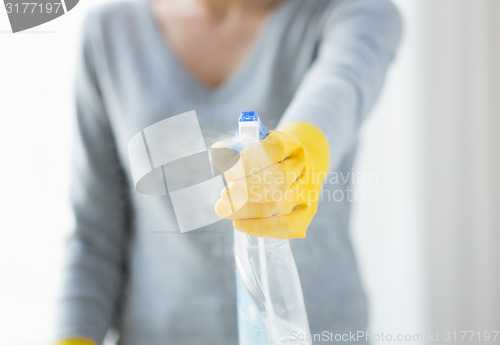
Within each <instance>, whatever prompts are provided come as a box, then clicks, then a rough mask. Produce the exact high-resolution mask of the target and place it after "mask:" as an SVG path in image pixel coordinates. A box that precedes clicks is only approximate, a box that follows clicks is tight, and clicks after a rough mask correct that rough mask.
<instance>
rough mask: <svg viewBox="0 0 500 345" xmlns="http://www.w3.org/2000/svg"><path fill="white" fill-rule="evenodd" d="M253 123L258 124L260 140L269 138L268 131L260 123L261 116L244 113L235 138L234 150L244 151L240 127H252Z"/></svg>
mask: <svg viewBox="0 0 500 345" xmlns="http://www.w3.org/2000/svg"><path fill="white" fill-rule="evenodd" d="M252 122H257V123H258V132H259V133H258V136H259V140H262V139H265V138H266V137H267V136H268V134H269V133H268V132H267V130H266V129H265V128H264V126H263V125H262V122H261V121H260V118H259V114H257V112H255V111H243V112H242V113H241V114H240V117H239V119H238V129H237V130H236V133H235V136H234V139H235V140H234V145H233V147H234V149H235V150H237V151H241V150H242V149H243V146H242V143H241V142H240V136H239V134H240V127H241V126H247V125H250V124H251V123H252Z"/></svg>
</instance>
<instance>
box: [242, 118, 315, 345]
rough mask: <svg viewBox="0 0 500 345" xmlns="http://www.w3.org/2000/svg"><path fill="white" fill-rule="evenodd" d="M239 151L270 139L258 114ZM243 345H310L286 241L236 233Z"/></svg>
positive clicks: (247, 125)
mask: <svg viewBox="0 0 500 345" xmlns="http://www.w3.org/2000/svg"><path fill="white" fill-rule="evenodd" d="M238 123H239V126H238V132H237V134H238V139H239V140H238V141H239V144H240V146H239V147H238V148H239V149H241V148H244V147H245V146H246V145H249V144H252V143H256V142H258V141H259V140H260V139H264V138H265V137H266V136H267V131H266V130H265V129H264V127H263V126H262V124H261V123H260V119H259V116H258V115H257V113H255V112H244V113H242V114H241V116H240V119H239V122H238ZM234 257H235V262H236V286H237V305H238V333H239V344H240V345H291V344H293V345H311V344H312V342H311V340H310V331H309V323H308V319H307V312H306V308H305V304H304V297H303V294H302V287H301V285H300V279H299V275H298V272H297V266H296V265H295V260H294V258H293V254H292V250H291V248H290V242H289V241H288V240H281V239H270V238H261V237H254V236H250V235H247V234H244V233H241V232H239V231H237V230H235V231H234Z"/></svg>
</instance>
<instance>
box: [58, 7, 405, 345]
mask: <svg viewBox="0 0 500 345" xmlns="http://www.w3.org/2000/svg"><path fill="white" fill-rule="evenodd" d="M400 31H401V22H400V17H399V15H398V12H397V11H396V9H395V7H394V6H393V4H392V3H391V2H390V1H389V0H288V1H285V2H284V3H282V4H281V5H279V7H278V8H277V9H276V10H275V11H274V12H273V14H272V15H271V17H270V19H269V20H268V21H267V22H266V24H265V27H264V28H263V31H262V33H261V34H260V36H259V38H258V40H257V43H256V44H255V46H254V47H253V50H252V52H251V54H250V55H249V57H248V58H247V59H246V61H245V63H244V64H243V65H242V66H241V67H240V68H239V69H238V70H237V72H236V73H235V74H234V75H233V76H232V77H231V78H230V79H229V80H228V81H227V82H225V83H224V84H223V85H222V86H220V87H217V88H216V89H210V90H209V89H207V88H206V87H204V86H202V85H201V84H200V83H198V82H197V81H196V80H195V79H194V78H193V77H192V76H190V74H189V73H188V72H187V71H186V70H185V69H184V68H183V67H182V65H181V64H180V63H179V61H178V60H177V59H176V57H175V56H174V55H173V54H172V51H171V50H170V48H169V47H168V44H167V43H165V41H164V39H163V38H162V36H161V34H160V31H159V29H158V27H157V26H156V23H155V22H154V20H153V17H152V13H151V9H150V6H149V1H131V2H118V3H114V4H111V5H106V6H104V7H101V8H99V9H98V10H96V11H93V12H92V13H91V14H90V15H89V16H88V18H87V20H86V24H85V27H84V37H83V40H82V42H83V47H82V54H81V59H80V64H79V68H78V71H77V80H76V109H77V134H76V136H75V138H76V145H75V149H74V155H73V157H74V165H73V166H74V171H73V183H72V202H73V209H74V214H75V221H76V223H75V229H74V232H73V233H72V236H71V237H70V238H69V240H68V253H67V267H66V270H65V284H64V289H63V294H62V298H61V303H60V305H59V308H60V319H59V322H58V325H57V330H56V331H57V334H56V336H57V338H59V339H60V338H64V337H68V336H86V337H89V338H92V339H94V340H95V341H97V342H101V341H102V339H103V337H104V335H105V333H106V331H107V329H109V328H110V327H113V326H116V327H117V328H118V329H119V330H120V341H119V344H121V345H151V344H174V345H182V344H186V345H197V344H200V345H201V344H202V345H210V344H224V345H226V344H227V345H231V344H237V325H236V324H237V321H236V297H235V276H234V272H235V268H234V258H233V253H232V241H233V238H232V235H233V232H232V226H231V222H230V221H228V220H221V221H219V222H217V223H215V224H212V225H210V226H206V227H205V228H203V229H200V230H196V231H192V232H188V233H184V234H181V233H179V230H178V225H177V223H176V219H175V215H174V212H173V210H172V203H171V200H170V199H169V197H168V196H167V197H166V196H147V195H141V194H139V193H137V192H136V191H135V189H134V186H133V182H132V177H131V173H130V169H129V162H128V153H127V143H128V141H129V140H130V138H131V137H132V136H133V135H134V134H135V133H137V132H139V131H140V130H141V129H143V128H145V127H147V126H149V125H151V124H153V123H155V122H158V121H160V120H162V119H165V118H168V117H170V116H173V115H176V114H180V113H183V112H186V111H189V110H192V109H195V110H196V111H197V113H198V117H199V122H200V126H201V129H202V132H203V135H204V138H205V142H206V144H207V146H210V145H211V144H212V143H213V142H215V141H217V140H219V139H220V138H224V137H227V136H230V135H232V134H233V133H234V130H235V128H236V119H237V116H238V114H239V113H240V112H241V111H244V110H256V111H257V112H258V113H259V114H260V115H261V118H262V120H263V122H264V124H265V126H266V127H267V128H268V129H273V128H275V127H276V126H278V125H279V123H285V122H289V121H297V120H298V121H306V122H310V123H312V124H314V125H316V126H318V127H319V128H321V130H322V131H323V132H324V133H325V135H326V136H327V138H328V139H329V143H330V148H331V162H332V165H331V169H332V172H335V173H336V174H340V173H343V174H344V176H349V174H348V173H349V172H350V171H351V169H352V164H353V160H354V154H355V149H356V137H357V132H358V129H359V127H360V125H361V124H362V122H363V120H364V119H365V118H366V116H367V114H368V113H369V111H370V109H371V108H372V107H373V105H374V102H375V100H376V98H377V96H378V94H379V93H380V90H381V88H382V84H383V81H384V76H385V74H386V70H387V68H388V66H389V64H390V62H391V61H392V60H393V58H394V54H395V49H396V46H397V44H398V42H399V40H400ZM336 176H338V175H336ZM349 185H350V181H349V180H347V181H342V179H329V181H327V183H326V185H325V186H324V193H326V194H324V195H325V196H326V197H325V198H323V201H322V202H321V203H320V206H319V210H318V213H317V215H316V216H315V218H314V219H313V222H312V224H311V225H310V227H309V229H308V235H307V238H306V239H297V240H292V241H291V245H292V250H293V252H294V255H295V258H296V262H297V266H298V271H299V274H300V277H301V281H302V287H303V291H304V299H305V303H306V308H307V311H308V315H309V322H310V327H311V332H312V333H313V334H314V333H321V332H323V331H328V332H337V333H344V332H348V331H357V330H365V329H366V328H367V303H366V298H365V294H364V292H363V288H362V284H361V281H360V277H359V273H358V269H357V266H356V260H355V257H354V253H353V249H352V245H351V241H350V238H349V232H348V228H349V214H350V202H349V200H350V198H349V197H348V193H349V190H350V187H349ZM328 195H330V197H328ZM342 195H343V197H342Z"/></svg>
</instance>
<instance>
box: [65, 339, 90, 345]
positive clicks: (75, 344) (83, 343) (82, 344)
mask: <svg viewBox="0 0 500 345" xmlns="http://www.w3.org/2000/svg"><path fill="white" fill-rule="evenodd" d="M56 345H96V343H94V341H92V340H90V339H88V338H68V339H64V340H61V341H59V342H57V343H56Z"/></svg>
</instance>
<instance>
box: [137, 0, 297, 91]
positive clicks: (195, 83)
mask: <svg viewBox="0 0 500 345" xmlns="http://www.w3.org/2000/svg"><path fill="white" fill-rule="evenodd" d="M152 1H153V0H146V1H144V4H145V7H146V11H147V15H148V20H147V22H149V24H150V26H151V31H152V36H153V39H154V40H155V44H157V45H158V46H161V48H160V50H161V54H162V55H163V56H164V58H168V59H169V60H170V62H171V63H172V64H173V65H174V66H175V68H176V69H177V71H178V72H179V74H180V76H181V77H182V78H183V79H184V80H185V82H186V83H188V84H189V85H190V88H189V89H190V91H194V90H196V91H198V92H200V93H201V94H202V95H204V96H205V97H210V98H218V97H222V96H223V95H225V94H227V93H228V92H230V91H231V90H232V89H234V88H235V87H236V85H238V84H239V83H240V82H242V81H244V80H245V77H247V76H248V75H249V73H250V72H251V71H252V70H253V68H252V67H253V66H254V65H255V63H257V60H258V58H259V53H260V51H261V50H262V49H263V47H264V46H265V41H266V38H267V37H269V35H268V33H269V32H271V31H272V27H273V25H274V23H275V22H276V17H277V16H278V13H279V12H280V11H282V9H283V7H285V4H286V3H288V2H291V1H283V2H281V3H280V4H278V5H277V7H276V8H274V9H273V10H271V12H270V13H269V14H268V15H267V18H265V19H264V23H263V24H262V26H261V28H260V29H259V33H258V34H257V37H256V38H255V39H254V42H253V43H252V46H251V48H250V50H249V52H248V53H247V55H246V56H245V57H244V58H243V59H242V61H241V62H240V63H239V64H238V66H237V67H236V69H235V70H234V71H233V72H232V73H231V74H230V76H229V77H228V78H226V79H225V80H224V81H223V82H222V83H220V84H219V85H217V86H215V87H210V86H208V85H207V84H206V83H203V82H202V81H200V80H199V79H198V78H196V77H195V76H194V75H193V74H192V72H191V71H190V70H189V69H188V68H187V67H186V66H185V64H184V63H182V61H180V59H179V57H178V56H177V54H176V53H175V52H174V50H173V47H172V46H171V44H170V42H169V41H168V39H167V38H166V37H165V36H164V35H163V32H162V30H161V28H160V26H159V23H158V22H157V20H156V18H155V16H154V13H153V8H152Z"/></svg>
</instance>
